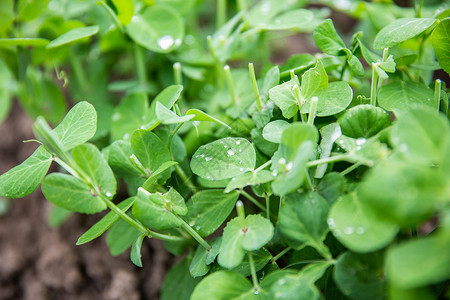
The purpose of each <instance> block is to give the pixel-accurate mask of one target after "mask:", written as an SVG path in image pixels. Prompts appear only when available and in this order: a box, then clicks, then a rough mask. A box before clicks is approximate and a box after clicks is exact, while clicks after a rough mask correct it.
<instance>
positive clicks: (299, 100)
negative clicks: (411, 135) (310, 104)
mask: <svg viewBox="0 0 450 300" xmlns="http://www.w3.org/2000/svg"><path fill="white" fill-rule="evenodd" d="M291 75H292V73H291ZM294 92H295V97H296V99H297V106H298V113H299V114H300V117H301V119H302V122H303V123H305V122H306V115H305V114H302V106H303V101H302V96H301V93H300V87H299V86H298V84H296V85H294Z"/></svg>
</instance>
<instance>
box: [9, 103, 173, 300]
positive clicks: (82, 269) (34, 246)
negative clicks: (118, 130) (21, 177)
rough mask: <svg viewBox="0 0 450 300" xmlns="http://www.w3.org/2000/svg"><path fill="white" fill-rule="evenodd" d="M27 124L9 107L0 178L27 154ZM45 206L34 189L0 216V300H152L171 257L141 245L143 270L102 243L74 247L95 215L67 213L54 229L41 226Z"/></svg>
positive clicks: (156, 245)
mask: <svg viewBox="0 0 450 300" xmlns="http://www.w3.org/2000/svg"><path fill="white" fill-rule="evenodd" d="M31 125H32V122H31V121H30V119H29V118H28V117H27V116H26V115H25V114H24V113H23V112H22V111H21V110H20V108H19V107H18V105H15V106H14V108H13V111H12V113H11V114H10V116H9V118H8V119H7V120H6V121H5V122H4V123H2V124H0V174H2V173H4V172H5V171H7V170H8V169H10V168H11V167H13V166H15V165H17V164H19V163H20V162H22V161H23V160H24V159H25V158H26V157H28V155H30V154H31V153H32V152H33V150H34V148H36V144H35V143H26V144H23V143H22V140H26V139H30V138H32V137H33V134H32V131H31ZM49 209H50V205H49V203H48V202H47V201H46V200H45V199H44V197H43V196H42V194H41V192H40V190H38V191H36V192H35V193H33V194H32V195H30V196H28V197H26V198H24V199H17V200H14V201H13V202H12V206H11V207H10V209H9V211H8V212H7V213H6V214H5V215H3V216H0V300H6V299H33V300H41V299H52V300H53V299H55V300H57V299H64V300H66V299H83V300H90V299H127V300H136V299H158V298H159V297H158V296H159V291H160V289H161V285H162V282H163V279H164V276H165V274H166V272H167V269H168V268H169V267H170V265H171V264H172V263H173V258H172V257H171V256H170V255H169V254H168V253H167V251H166V250H165V249H164V248H163V245H162V243H160V242H159V241H156V240H147V241H145V243H144V246H143V249H142V250H143V263H144V268H142V269H140V268H137V267H135V266H134V265H133V264H132V263H131V262H130V260H129V258H128V253H125V254H124V255H121V256H118V257H112V256H111V255H110V253H109V250H108V248H107V246H106V243H105V240H104V239H103V238H99V239H98V240H95V241H93V242H91V243H89V244H86V245H83V246H76V245H75V242H76V240H77V239H78V237H79V236H80V235H81V234H83V232H84V231H85V230H86V229H88V228H89V227H90V226H91V225H92V224H94V223H95V222H96V221H97V220H98V219H99V218H100V216H99V215H94V216H86V215H80V214H77V215H75V214H74V215H73V216H71V217H70V218H69V220H68V221H67V222H66V223H65V224H64V225H63V226H62V227H60V228H58V229H54V228H50V227H49V225H48V223H47V215H48V212H49Z"/></svg>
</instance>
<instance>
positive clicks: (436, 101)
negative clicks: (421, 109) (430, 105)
mask: <svg viewBox="0 0 450 300" xmlns="http://www.w3.org/2000/svg"><path fill="white" fill-rule="evenodd" d="M441 87H442V81H441V80H440V79H436V83H435V85H434V109H436V111H437V112H438V113H439V107H440V106H441Z"/></svg>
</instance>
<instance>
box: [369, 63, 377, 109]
mask: <svg viewBox="0 0 450 300" xmlns="http://www.w3.org/2000/svg"><path fill="white" fill-rule="evenodd" d="M376 67H377V64H376V63H372V83H371V86H370V87H371V88H370V104H371V105H373V106H377V79H378V73H377V70H376Z"/></svg>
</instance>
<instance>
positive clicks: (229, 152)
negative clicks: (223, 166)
mask: <svg viewBox="0 0 450 300" xmlns="http://www.w3.org/2000/svg"><path fill="white" fill-rule="evenodd" d="M227 153H228V155H230V156H233V155H235V154H236V150H234V149H233V148H231V149H228V151H227Z"/></svg>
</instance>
